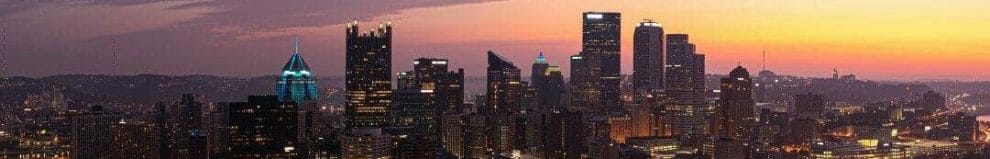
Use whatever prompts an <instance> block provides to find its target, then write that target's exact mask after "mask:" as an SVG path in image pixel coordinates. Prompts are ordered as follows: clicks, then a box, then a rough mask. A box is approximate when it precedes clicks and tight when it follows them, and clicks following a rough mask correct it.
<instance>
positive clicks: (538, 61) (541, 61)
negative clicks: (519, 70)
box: [534, 51, 547, 64]
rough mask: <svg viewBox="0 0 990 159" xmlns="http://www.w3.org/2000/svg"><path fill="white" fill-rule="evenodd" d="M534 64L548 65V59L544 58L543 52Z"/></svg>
mask: <svg viewBox="0 0 990 159" xmlns="http://www.w3.org/2000/svg"><path fill="white" fill-rule="evenodd" d="M534 63H536V64H546V63H547V58H546V57H543V51H540V55H537V56H536V62H534Z"/></svg>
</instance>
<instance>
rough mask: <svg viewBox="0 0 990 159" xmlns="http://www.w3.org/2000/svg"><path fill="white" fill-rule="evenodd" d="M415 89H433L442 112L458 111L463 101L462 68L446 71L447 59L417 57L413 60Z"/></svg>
mask: <svg viewBox="0 0 990 159" xmlns="http://www.w3.org/2000/svg"><path fill="white" fill-rule="evenodd" d="M413 69H415V70H414V71H413V73H415V78H416V80H415V81H416V83H417V85H419V87H418V88H417V89H421V90H429V91H433V92H434V93H435V94H436V97H435V98H436V99H434V100H436V101H437V103H438V105H439V109H440V110H441V111H442V112H448V111H455V112H459V109H461V105H462V104H463V103H464V87H463V86H464V70H463V69H458V70H457V71H448V65H447V59H440V58H418V59H416V60H415V61H413Z"/></svg>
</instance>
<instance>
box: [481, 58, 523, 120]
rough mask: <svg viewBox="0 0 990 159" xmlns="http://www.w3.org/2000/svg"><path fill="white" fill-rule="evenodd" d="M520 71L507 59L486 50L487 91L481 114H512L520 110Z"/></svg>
mask: <svg viewBox="0 0 990 159" xmlns="http://www.w3.org/2000/svg"><path fill="white" fill-rule="evenodd" d="M519 73H520V71H519V68H516V66H515V65H513V64H512V62H511V61H509V59H507V58H505V57H502V55H498V54H497V53H495V52H492V51H488V82H487V83H488V84H487V85H488V92H487V95H486V96H487V100H488V101H486V102H487V103H486V105H485V107H483V109H482V111H481V112H482V113H483V114H498V115H501V114H507V115H512V114H516V113H518V112H519V111H520V106H519V104H520V103H519V102H520V99H521V98H522V93H523V92H521V91H522V81H520V75H519Z"/></svg>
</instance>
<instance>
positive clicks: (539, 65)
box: [529, 52, 550, 107]
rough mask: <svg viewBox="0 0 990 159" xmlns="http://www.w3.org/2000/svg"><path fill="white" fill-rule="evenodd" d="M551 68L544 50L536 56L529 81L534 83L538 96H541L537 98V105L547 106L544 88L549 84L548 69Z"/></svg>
mask: <svg viewBox="0 0 990 159" xmlns="http://www.w3.org/2000/svg"><path fill="white" fill-rule="evenodd" d="M548 68H550V64H548V63H547V59H546V58H545V57H543V52H540V55H537V56H536V61H534V62H533V71H532V72H530V75H529V78H530V80H529V82H530V83H531V84H532V86H533V88H535V89H536V96H538V97H541V98H537V99H536V105H537V106H540V107H545V106H546V104H544V103H545V102H544V101H543V98H542V97H543V90H544V89H545V88H546V86H547V80H548V79H547V78H548V77H547V69H548Z"/></svg>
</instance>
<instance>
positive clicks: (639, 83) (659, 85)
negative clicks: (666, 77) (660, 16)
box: [633, 19, 664, 99]
mask: <svg viewBox="0 0 990 159" xmlns="http://www.w3.org/2000/svg"><path fill="white" fill-rule="evenodd" d="M663 38H664V33H663V26H662V25H661V24H660V23H657V22H654V21H653V20H649V19H646V20H644V21H643V22H639V25H636V31H635V33H634V34H633V90H634V91H635V92H636V96H635V97H634V98H636V99H641V98H642V96H645V95H648V94H644V93H650V92H653V91H655V90H658V89H663V71H664V54H663V52H664V49H663V44H664V39H663Z"/></svg>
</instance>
